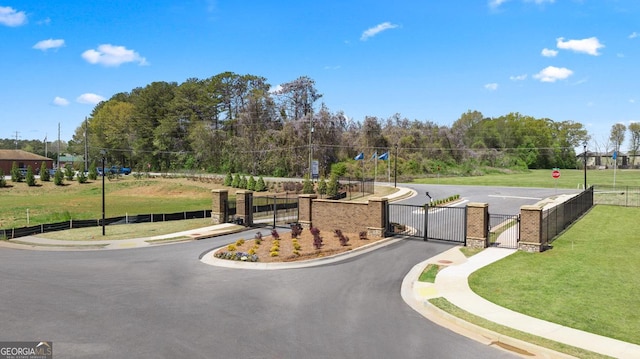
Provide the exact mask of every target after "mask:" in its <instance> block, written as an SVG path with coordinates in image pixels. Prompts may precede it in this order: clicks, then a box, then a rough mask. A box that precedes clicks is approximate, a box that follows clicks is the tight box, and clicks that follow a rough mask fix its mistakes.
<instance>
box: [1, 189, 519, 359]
mask: <svg viewBox="0 0 640 359" xmlns="http://www.w3.org/2000/svg"><path fill="white" fill-rule="evenodd" d="M412 187H415V186H412ZM432 187H433V186H430V188H432ZM416 188H417V189H418V190H422V187H420V186H417V187H416ZM431 190H432V191H433V189H431ZM437 190H438V191H443V192H444V191H445V190H444V189H443V187H441V186H438V189H437ZM479 190H480V189H478V188H475V189H472V188H471V187H469V188H468V192H465V193H470V194H472V193H474V192H477V191H479ZM465 191H466V189H465ZM456 192H457V193H460V190H457V191H456ZM465 193H460V194H462V195H463V196H466V194H465ZM488 198H496V197H488ZM417 199H419V198H417ZM411 200H415V199H410V200H409V201H411ZM473 201H478V200H476V199H473ZM252 236H253V231H250V232H249V233H239V234H235V235H229V236H225V237H217V238H213V239H206V240H201V241H195V242H189V243H182V244H171V245H162V246H157V247H151V248H140V249H131V250H115V251H85V252H51V251H27V250H14V249H7V248H0V283H1V290H0V303H1V304H0V308H1V309H0V323H2V326H1V329H2V331H1V333H0V340H3V341H8V340H20V341H31V340H52V341H53V342H54V355H55V356H54V357H59V358H89V357H91V358H96V357H97V358H124V357H129V358H149V357H161V358H187V357H188V358H471V357H473V358H501V357H502V358H508V357H514V356H513V355H512V354H510V353H507V352H504V351H502V350H499V349H496V348H492V347H487V346H485V345H483V344H480V343H477V342H475V341H473V340H470V339H467V338H465V337H462V336H460V335H458V334H455V333H453V332H451V331H449V330H447V329H444V328H441V327H439V326H437V325H435V324H433V323H431V322H430V321H428V320H426V319H425V318H423V317H422V316H421V315H420V314H418V313H417V312H415V311H413V310H412V309H411V308H410V307H409V306H407V305H406V304H405V303H404V301H403V300H402V298H401V296H400V285H401V282H402V278H403V277H404V276H405V275H406V274H407V272H408V271H409V270H410V269H411V268H412V267H413V266H414V265H415V264H416V263H418V262H421V261H422V260H424V259H426V258H429V257H432V256H434V255H436V254H438V253H440V252H443V251H444V250H446V249H448V248H450V247H451V245H450V244H446V243H438V242H422V241H413V240H405V241H401V242H396V243H394V244H391V245H389V246H386V247H383V248H381V249H378V250H376V251H373V252H370V253H367V254H363V255H361V256H358V257H355V258H352V259H348V260H345V261H343V262H339V263H335V264H329V265H324V266H319V267H312V268H305V269H288V270H276V271H257V270H242V269H227V268H219V267H212V266H208V265H205V264H202V263H201V262H200V261H199V259H198V257H199V256H200V255H201V254H202V253H204V252H205V251H208V250H210V249H211V248H215V247H219V246H221V245H224V244H226V243H229V242H232V241H235V239H236V238H240V237H245V238H250V237H252Z"/></svg>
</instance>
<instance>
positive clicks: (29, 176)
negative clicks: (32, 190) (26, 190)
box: [25, 166, 36, 187]
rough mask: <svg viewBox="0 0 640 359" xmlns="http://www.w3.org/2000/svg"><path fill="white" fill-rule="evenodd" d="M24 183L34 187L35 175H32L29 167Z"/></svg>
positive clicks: (31, 169)
mask: <svg viewBox="0 0 640 359" xmlns="http://www.w3.org/2000/svg"><path fill="white" fill-rule="evenodd" d="M25 182H27V186H29V187H33V186H35V185H36V175H34V174H33V168H31V166H27V175H26V176H25Z"/></svg>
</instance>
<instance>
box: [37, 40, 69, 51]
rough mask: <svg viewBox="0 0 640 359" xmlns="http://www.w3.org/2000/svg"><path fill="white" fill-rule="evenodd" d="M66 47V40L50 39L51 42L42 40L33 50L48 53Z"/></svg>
mask: <svg viewBox="0 0 640 359" xmlns="http://www.w3.org/2000/svg"><path fill="white" fill-rule="evenodd" d="M62 46H64V40H63V39H56V40H54V39H49V40H42V41H38V42H37V43H36V44H35V45H33V48H34V49H36V50H42V51H47V50H49V49H57V48H60V47H62Z"/></svg>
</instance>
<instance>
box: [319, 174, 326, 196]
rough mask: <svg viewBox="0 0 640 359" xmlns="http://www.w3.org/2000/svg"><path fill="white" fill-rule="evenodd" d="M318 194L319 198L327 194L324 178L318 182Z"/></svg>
mask: <svg viewBox="0 0 640 359" xmlns="http://www.w3.org/2000/svg"><path fill="white" fill-rule="evenodd" d="M318 194H319V195H321V196H324V195H325V194H327V181H326V180H325V178H324V176H323V177H320V181H318Z"/></svg>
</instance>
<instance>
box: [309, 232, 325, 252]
mask: <svg viewBox="0 0 640 359" xmlns="http://www.w3.org/2000/svg"><path fill="white" fill-rule="evenodd" d="M309 231H310V232H311V235H312V236H313V246H314V247H315V249H318V250H319V249H320V248H321V247H322V237H320V230H319V229H318V228H317V227H311V228H310V229H309Z"/></svg>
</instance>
